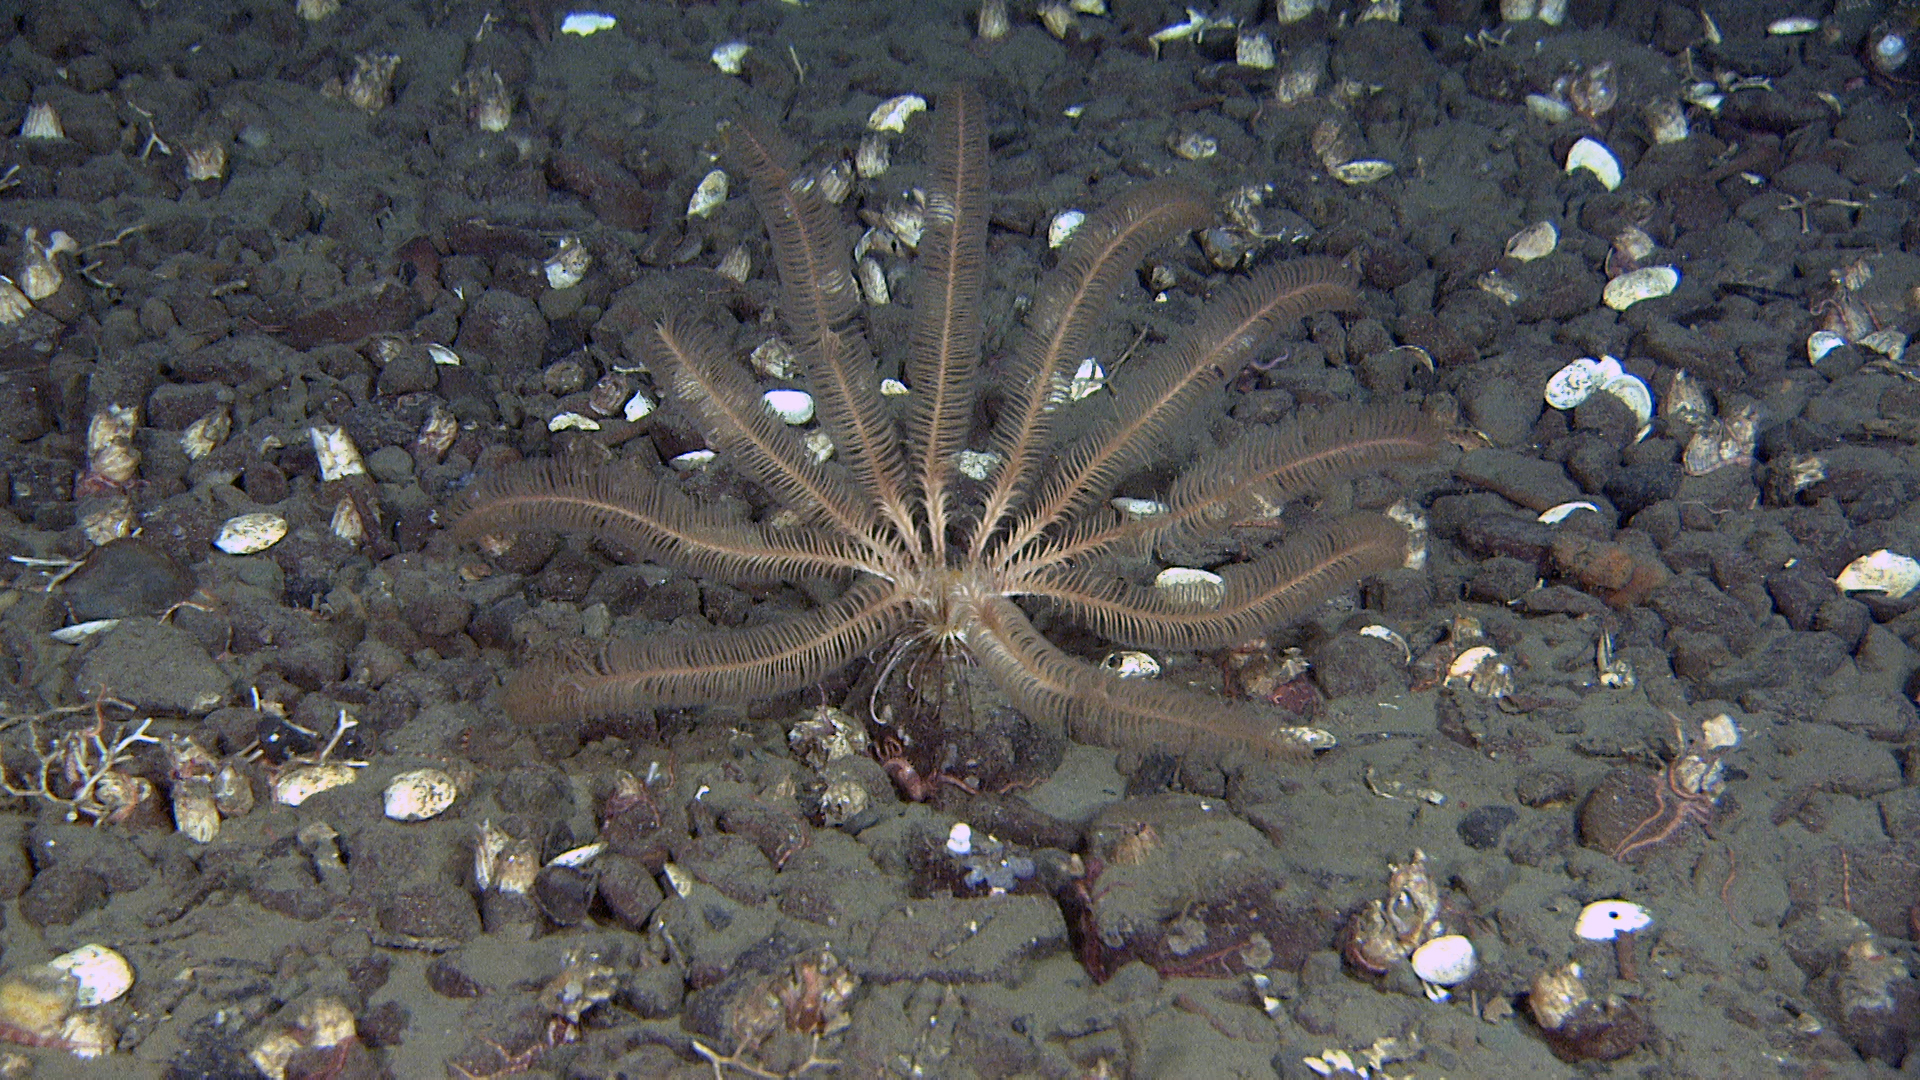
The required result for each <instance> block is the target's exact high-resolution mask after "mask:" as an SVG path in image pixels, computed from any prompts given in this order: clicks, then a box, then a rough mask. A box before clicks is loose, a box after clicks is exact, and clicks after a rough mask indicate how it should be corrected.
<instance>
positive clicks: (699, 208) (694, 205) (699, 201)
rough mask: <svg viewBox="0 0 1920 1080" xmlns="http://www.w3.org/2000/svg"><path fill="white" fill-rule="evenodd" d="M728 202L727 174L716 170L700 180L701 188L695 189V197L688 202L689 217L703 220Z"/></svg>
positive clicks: (724, 171) (722, 170) (721, 170)
mask: <svg viewBox="0 0 1920 1080" xmlns="http://www.w3.org/2000/svg"><path fill="white" fill-rule="evenodd" d="M726 201H727V173H726V170H724V169H714V170H713V171H711V172H709V173H707V175H705V176H703V177H701V178H700V186H698V187H696V188H694V189H693V197H692V198H691V199H688V200H687V216H688V217H690V218H693V217H697V218H703V217H706V216H708V215H709V214H711V213H713V212H714V211H715V210H718V209H719V208H720V204H721V203H723V202H726Z"/></svg>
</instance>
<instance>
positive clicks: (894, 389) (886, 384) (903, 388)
mask: <svg viewBox="0 0 1920 1080" xmlns="http://www.w3.org/2000/svg"><path fill="white" fill-rule="evenodd" d="M911 393H913V391H911V390H909V389H907V384H906V383H903V382H901V381H900V380H899V379H881V380H880V396H881V397H906V396H907V395H908V394H911ZM963 453H964V451H963Z"/></svg>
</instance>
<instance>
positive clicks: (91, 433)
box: [87, 405, 140, 485]
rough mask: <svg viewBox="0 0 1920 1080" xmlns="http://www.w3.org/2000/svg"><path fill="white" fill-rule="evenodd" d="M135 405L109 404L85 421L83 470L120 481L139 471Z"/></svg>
mask: <svg viewBox="0 0 1920 1080" xmlns="http://www.w3.org/2000/svg"><path fill="white" fill-rule="evenodd" d="M139 417H140V413H139V410H138V409H134V408H129V407H127V406H124V405H109V406H107V407H106V408H104V409H102V410H100V411H99V412H97V413H94V414H93V419H92V420H90V421H88V422H87V470H88V471H89V472H91V473H92V474H93V475H94V476H95V477H98V478H99V479H101V480H106V481H108V482H110V483H112V484H115V485H120V484H125V483H127V482H129V481H131V480H132V479H133V478H134V477H135V476H136V475H138V474H139V471H140V451H139V450H137V449H135V448H134V445H133V434H134V432H135V431H136V430H138V429H139V427H140V419H139Z"/></svg>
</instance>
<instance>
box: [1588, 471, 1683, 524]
mask: <svg viewBox="0 0 1920 1080" xmlns="http://www.w3.org/2000/svg"><path fill="white" fill-rule="evenodd" d="M1681 479H1682V474H1681V471H1680V463H1679V462H1676V461H1668V462H1650V463H1646V464H1640V465H1628V466H1627V467H1625V468H1623V469H1621V470H1619V471H1618V472H1615V473H1614V474H1613V477H1612V478H1611V479H1609V480H1608V481H1607V482H1606V485H1605V486H1604V487H1603V488H1602V489H1601V490H1602V492H1603V493H1604V494H1605V495H1606V497H1607V498H1608V499H1609V500H1610V501H1612V503H1613V505H1614V507H1615V508H1617V509H1618V510H1619V511H1620V513H1621V515H1622V516H1623V517H1632V516H1633V515H1635V514H1637V513H1639V512H1640V511H1642V510H1645V509H1646V508H1647V507H1649V506H1652V505H1653V504H1654V503H1657V502H1664V501H1665V500H1667V499H1671V498H1673V497H1674V495H1676V494H1678V493H1679V491H1680V481H1681Z"/></svg>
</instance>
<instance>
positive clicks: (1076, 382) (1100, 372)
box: [1067, 356, 1107, 401]
mask: <svg viewBox="0 0 1920 1080" xmlns="http://www.w3.org/2000/svg"><path fill="white" fill-rule="evenodd" d="M1105 385H1107V369H1106V368H1103V367H1101V366H1100V361H1098V360H1095V359H1094V358H1093V357H1091V356H1089V357H1087V358H1086V359H1085V360H1082V361H1080V366H1079V367H1078V368H1076V369H1075V370H1074V372H1073V381H1072V382H1071V383H1068V384H1067V398H1068V400H1070V401H1083V400H1085V399H1087V398H1090V397H1092V396H1093V395H1095V394H1097V393H1099V392H1100V388H1101V387H1103V386H1105Z"/></svg>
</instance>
